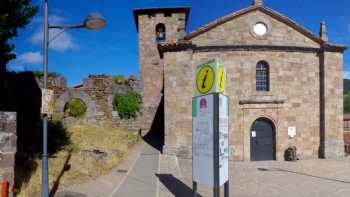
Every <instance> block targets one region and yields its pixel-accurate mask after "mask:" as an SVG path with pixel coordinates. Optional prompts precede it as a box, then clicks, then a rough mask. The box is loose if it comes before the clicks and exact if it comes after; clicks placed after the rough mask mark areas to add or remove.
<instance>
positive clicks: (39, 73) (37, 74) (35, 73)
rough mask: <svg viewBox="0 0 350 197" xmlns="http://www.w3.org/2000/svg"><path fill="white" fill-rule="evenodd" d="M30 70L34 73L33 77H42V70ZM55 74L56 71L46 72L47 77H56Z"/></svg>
mask: <svg viewBox="0 0 350 197" xmlns="http://www.w3.org/2000/svg"><path fill="white" fill-rule="evenodd" d="M32 72H33V75H34V76H35V77H38V78H42V77H44V73H43V71H38V70H34V71H32ZM57 75H58V74H57V73H54V72H48V73H47V76H48V77H56V76H57Z"/></svg>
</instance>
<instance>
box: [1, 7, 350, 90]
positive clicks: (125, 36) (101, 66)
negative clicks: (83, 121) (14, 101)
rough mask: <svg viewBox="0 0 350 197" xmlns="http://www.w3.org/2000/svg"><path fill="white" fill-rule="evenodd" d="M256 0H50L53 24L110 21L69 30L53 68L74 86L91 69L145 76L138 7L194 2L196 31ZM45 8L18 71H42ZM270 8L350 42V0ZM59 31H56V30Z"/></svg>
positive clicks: (20, 43) (19, 41) (20, 46)
mask: <svg viewBox="0 0 350 197" xmlns="http://www.w3.org/2000/svg"><path fill="white" fill-rule="evenodd" d="M251 2H252V0H215V1H212V0H187V1H186V0H128V1H120V0H71V1H68V0H49V15H50V21H51V23H52V24H54V23H55V24H57V23H59V24H71V23H72V24H75V23H79V22H81V21H83V20H84V18H85V16H86V15H87V14H88V13H90V12H94V11H98V12H100V13H101V14H102V15H103V16H104V17H105V19H106V21H107V25H106V27H105V28H104V29H102V30H100V31H88V30H85V29H77V30H68V31H66V32H64V33H63V34H61V35H60V36H59V37H57V38H56V39H55V40H53V41H52V42H51V43H50V47H51V48H50V53H49V54H50V55H49V71H51V72H58V73H61V74H62V75H64V76H65V77H67V80H68V84H69V85H70V86H73V85H76V84H79V83H82V80H83V78H85V77H87V75H89V74H110V75H115V74H123V75H131V74H133V75H139V63H138V43H137V42H138V41H137V32H136V28H135V22H134V18H133V14H132V10H133V9H134V8H145V7H171V6H190V7H191V13H190V19H189V23H188V26H187V32H190V31H192V30H194V29H196V28H198V27H200V26H201V25H204V24H205V23H207V22H209V21H211V20H214V19H216V18H218V17H221V16H224V15H226V14H229V13H230V12H232V11H237V10H239V9H242V8H245V7H247V6H249V5H251ZM33 3H34V4H37V5H39V6H40V12H39V13H38V15H37V16H36V17H35V18H34V19H33V20H32V22H31V23H30V24H29V25H28V26H27V27H26V28H25V29H23V30H20V32H19V36H18V37H17V38H15V39H13V40H12V43H14V44H15V46H16V48H15V53H16V54H17V59H16V60H14V61H12V62H10V64H9V66H8V68H9V69H10V70H15V71H23V70H42V31H41V26H42V16H43V12H42V11H43V10H42V7H43V6H42V4H43V0H33ZM264 4H265V5H267V6H268V7H270V8H272V9H274V10H276V11H278V12H280V13H282V14H284V15H286V16H288V17H289V18H291V19H292V20H294V21H296V22H297V23H299V24H301V25H303V26H304V27H306V28H307V29H309V30H310V31H312V32H314V33H315V34H318V31H319V23H320V21H322V20H324V21H326V23H327V30H328V37H329V41H330V42H332V43H338V44H345V45H348V46H350V12H349V11H348V8H350V1H349V0H337V1H329V0H318V1H314V0H288V1H287V0H264ZM56 33H57V32H51V35H54V34H56ZM344 71H345V72H344V76H345V77H346V78H350V49H349V50H347V51H346V52H345V56H344Z"/></svg>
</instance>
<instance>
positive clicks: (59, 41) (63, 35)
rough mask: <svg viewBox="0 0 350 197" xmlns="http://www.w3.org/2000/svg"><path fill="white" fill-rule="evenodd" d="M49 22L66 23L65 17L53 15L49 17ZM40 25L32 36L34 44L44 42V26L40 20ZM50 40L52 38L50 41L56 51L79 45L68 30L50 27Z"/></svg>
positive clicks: (51, 46) (51, 47)
mask: <svg viewBox="0 0 350 197" xmlns="http://www.w3.org/2000/svg"><path fill="white" fill-rule="evenodd" d="M49 22H50V24H63V23H65V19H64V18H63V17H61V16H57V15H51V16H50V18H49ZM38 25H40V26H39V27H38V28H37V30H36V31H35V32H34V33H33V35H32V36H31V37H30V41H31V43H33V44H42V43H43V27H42V24H41V23H39V20H38ZM49 40H50V43H49V47H50V49H53V50H55V51H60V52H63V51H66V50H70V49H75V48H77V45H76V44H75V43H74V38H73V36H72V35H71V34H70V33H68V32H66V31H63V32H62V30H61V29H50V30H49Z"/></svg>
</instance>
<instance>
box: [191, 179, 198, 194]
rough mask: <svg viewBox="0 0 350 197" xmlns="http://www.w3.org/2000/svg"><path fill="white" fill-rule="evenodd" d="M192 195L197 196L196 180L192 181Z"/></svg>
mask: <svg viewBox="0 0 350 197" xmlns="http://www.w3.org/2000/svg"><path fill="white" fill-rule="evenodd" d="M192 184H193V197H197V182H196V181H193V182H192Z"/></svg>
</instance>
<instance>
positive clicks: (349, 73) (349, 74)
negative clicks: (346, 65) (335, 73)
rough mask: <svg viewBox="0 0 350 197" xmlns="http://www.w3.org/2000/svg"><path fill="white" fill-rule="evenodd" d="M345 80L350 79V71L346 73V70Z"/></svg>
mask: <svg viewBox="0 0 350 197" xmlns="http://www.w3.org/2000/svg"><path fill="white" fill-rule="evenodd" d="M343 78H344V79H350V71H345V70H344V73H343Z"/></svg>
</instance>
